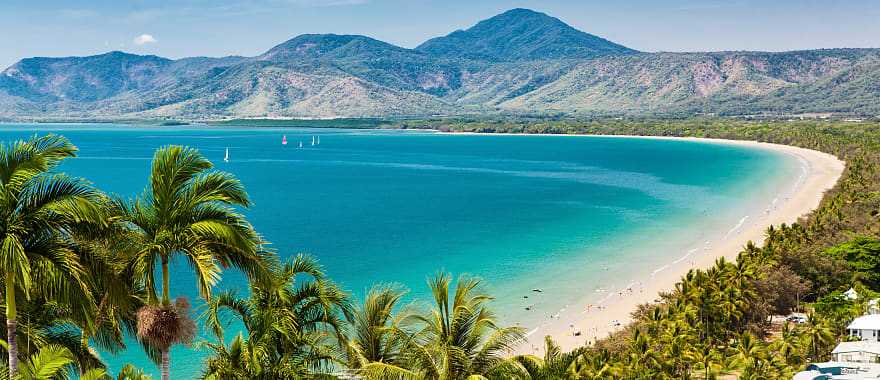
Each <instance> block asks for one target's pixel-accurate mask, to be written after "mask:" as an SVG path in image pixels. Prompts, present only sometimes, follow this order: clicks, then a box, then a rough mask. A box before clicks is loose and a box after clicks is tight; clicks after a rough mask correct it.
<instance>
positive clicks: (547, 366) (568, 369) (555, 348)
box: [513, 335, 586, 380]
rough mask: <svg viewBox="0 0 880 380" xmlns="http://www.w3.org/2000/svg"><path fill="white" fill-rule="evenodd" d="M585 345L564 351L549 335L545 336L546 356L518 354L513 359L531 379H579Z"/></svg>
mask: <svg viewBox="0 0 880 380" xmlns="http://www.w3.org/2000/svg"><path fill="white" fill-rule="evenodd" d="M585 351H586V348H585V347H580V348H576V349H574V350H573V351H570V352H563V351H562V349H561V348H560V347H559V345H558V344H556V342H554V341H553V338H551V337H550V336H549V335H548V336H546V337H544V357H543V358H539V357H537V356H534V355H518V356H515V357H513V361H514V362H516V363H517V364H519V365H520V366H521V367H522V368H523V370H524V371H525V372H526V373H527V374H528V377H527V378H529V379H531V380H565V379H578V378H579V375H578V372H577V364H578V363H577V362H578V360H581V359H582V355H583V354H584V352H585Z"/></svg>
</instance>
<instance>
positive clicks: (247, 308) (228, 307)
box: [204, 256, 350, 379]
mask: <svg viewBox="0 0 880 380" xmlns="http://www.w3.org/2000/svg"><path fill="white" fill-rule="evenodd" d="M227 313H231V314H232V315H234V316H235V317H237V318H239V319H240V320H241V322H242V323H243V324H244V328H245V331H246V334H247V337H246V338H245V337H243V336H242V337H238V338H236V339H234V340H233V341H232V343H231V344H230V345H229V346H228V347H227V346H225V345H223V343H222V342H223V338H224V325H225V323H224V321H223V319H224V315H228V314H227ZM347 315H350V306H349V304H348V295H347V294H346V293H345V292H343V291H342V290H340V289H339V288H338V287H337V286H336V285H334V284H333V283H332V282H330V281H329V280H327V279H326V278H325V276H324V273H323V271H322V270H321V268H320V267H319V266H318V264H317V263H316V262H315V261H314V260H313V259H311V258H309V257H306V256H297V257H296V258H294V259H293V260H291V261H289V262H287V263H285V264H284V265H283V266H282V267H281V268H280V269H278V270H277V271H275V272H274V273H273V275H272V276H271V278H270V279H268V280H265V281H254V282H252V283H251V288H250V297H248V298H240V297H238V296H237V295H236V293H235V292H233V291H226V292H223V293H220V294H218V295H217V296H215V297H213V298H212V299H211V300H210V301H209V303H208V307H207V310H206V312H205V320H206V327H208V328H209V329H210V330H211V331H213V332H214V334H215V335H216V337H217V340H218V343H210V342H208V343H205V345H206V346H207V347H208V348H209V349H210V350H211V351H213V355H212V356H211V357H209V358H208V360H207V363H206V366H205V367H206V369H205V374H204V377H205V378H208V379H213V378H217V379H226V378H236V377H234V376H241V378H253V379H286V378H300V377H303V376H306V375H309V374H310V373H312V372H320V371H323V370H326V369H328V368H329V367H330V364H331V363H332V362H334V361H337V360H338V357H337V356H338V347H339V346H340V344H341V343H342V342H344V341H345V337H344V335H343V334H344V332H343V330H342V327H343V323H344V320H343V319H342V318H343V317H345V316H347Z"/></svg>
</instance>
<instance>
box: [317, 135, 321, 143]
mask: <svg viewBox="0 0 880 380" xmlns="http://www.w3.org/2000/svg"><path fill="white" fill-rule="evenodd" d="M318 145H321V136H318Z"/></svg>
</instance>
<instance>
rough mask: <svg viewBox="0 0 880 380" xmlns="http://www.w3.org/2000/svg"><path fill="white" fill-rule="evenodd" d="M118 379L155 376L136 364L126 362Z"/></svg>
mask: <svg viewBox="0 0 880 380" xmlns="http://www.w3.org/2000/svg"><path fill="white" fill-rule="evenodd" d="M116 380H153V377H152V376H150V375H147V374H145V373H144V371H143V370H141V369H140V368H137V367H135V366H134V365H131V364H126V365H125V366H123V367H122V369H120V370H119V374H117V375H116Z"/></svg>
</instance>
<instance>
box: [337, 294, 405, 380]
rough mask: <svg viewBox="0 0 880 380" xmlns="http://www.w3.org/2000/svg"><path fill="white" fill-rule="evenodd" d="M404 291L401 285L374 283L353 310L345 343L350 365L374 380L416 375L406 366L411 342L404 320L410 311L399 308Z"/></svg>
mask: <svg viewBox="0 0 880 380" xmlns="http://www.w3.org/2000/svg"><path fill="white" fill-rule="evenodd" d="M404 294H406V292H405V291H404V290H402V289H400V288H398V287H394V286H387V285H378V286H374V287H373V288H372V289H370V291H369V293H368V294H367V297H366V298H365V299H364V302H363V304H362V305H361V306H360V307H359V308H357V309H356V310H354V311H353V312H352V317H351V318H352V319H351V323H350V333H349V337H348V340H347V341H346V345H345V349H346V353H347V364H348V367H349V368H351V369H353V370H355V371H356V372H358V373H359V374H360V375H362V376H366V377H368V378H371V379H383V378H394V379H399V378H407V377H408V378H414V377H415V374H414V373H413V372H412V371H409V370H407V369H405V365H406V363H404V352H402V351H403V350H404V349H405V347H406V345H407V344H408V341H409V334H407V332H406V331H404V327H405V326H404V323H403V321H404V320H406V319H408V315H409V312H408V311H407V310H402V311H401V312H396V311H397V310H395V309H396V308H397V307H398V306H399V303H400V302H401V299H402V298H403V296H404Z"/></svg>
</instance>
